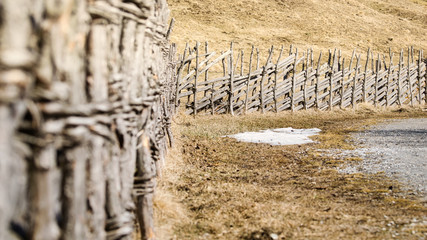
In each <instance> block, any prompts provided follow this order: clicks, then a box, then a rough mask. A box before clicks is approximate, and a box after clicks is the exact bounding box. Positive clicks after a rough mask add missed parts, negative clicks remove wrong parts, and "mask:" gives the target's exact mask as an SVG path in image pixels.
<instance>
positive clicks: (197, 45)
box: [193, 42, 199, 116]
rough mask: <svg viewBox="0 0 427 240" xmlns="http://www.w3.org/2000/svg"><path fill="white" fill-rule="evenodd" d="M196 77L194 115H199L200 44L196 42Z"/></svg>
mask: <svg viewBox="0 0 427 240" xmlns="http://www.w3.org/2000/svg"><path fill="white" fill-rule="evenodd" d="M194 70H195V72H196V75H195V77H194V87H193V94H194V98H193V101H194V102H193V103H194V105H193V115H194V116H196V115H197V97H196V96H197V79H198V78H199V42H196V67H195V68H194Z"/></svg>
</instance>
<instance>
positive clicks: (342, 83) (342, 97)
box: [340, 58, 345, 108]
mask: <svg viewBox="0 0 427 240" xmlns="http://www.w3.org/2000/svg"><path fill="white" fill-rule="evenodd" d="M344 65H345V58H343V59H342V64H341V69H342V70H341V77H342V79H341V103H340V104H341V105H340V107H341V108H343V106H344V93H345V89H344V75H345V67H344Z"/></svg>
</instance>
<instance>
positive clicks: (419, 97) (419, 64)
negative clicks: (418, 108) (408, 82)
mask: <svg viewBox="0 0 427 240" xmlns="http://www.w3.org/2000/svg"><path fill="white" fill-rule="evenodd" d="M417 78H418V102H419V103H420V104H421V101H422V100H421V98H422V94H421V49H420V50H419V52H418V76H417Z"/></svg>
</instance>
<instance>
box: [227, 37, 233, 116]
mask: <svg viewBox="0 0 427 240" xmlns="http://www.w3.org/2000/svg"><path fill="white" fill-rule="evenodd" d="M230 51H231V53H230V62H229V65H230V69H229V73H230V93H229V97H228V99H229V111H230V113H231V115H233V116H234V111H233V91H234V86H233V85H234V67H233V42H231V44H230Z"/></svg>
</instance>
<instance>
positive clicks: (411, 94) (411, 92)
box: [407, 48, 414, 107]
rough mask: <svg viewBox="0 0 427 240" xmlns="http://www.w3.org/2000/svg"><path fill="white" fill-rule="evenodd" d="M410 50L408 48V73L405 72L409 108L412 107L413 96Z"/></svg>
mask: <svg viewBox="0 0 427 240" xmlns="http://www.w3.org/2000/svg"><path fill="white" fill-rule="evenodd" d="M410 55H411V52H410V49H409V48H408V71H407V78H408V84H409V97H410V98H411V106H412V107H413V106H414V96H413V91H412V90H413V89H412V82H411V63H410V61H409V60H410V59H409V58H410Z"/></svg>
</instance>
